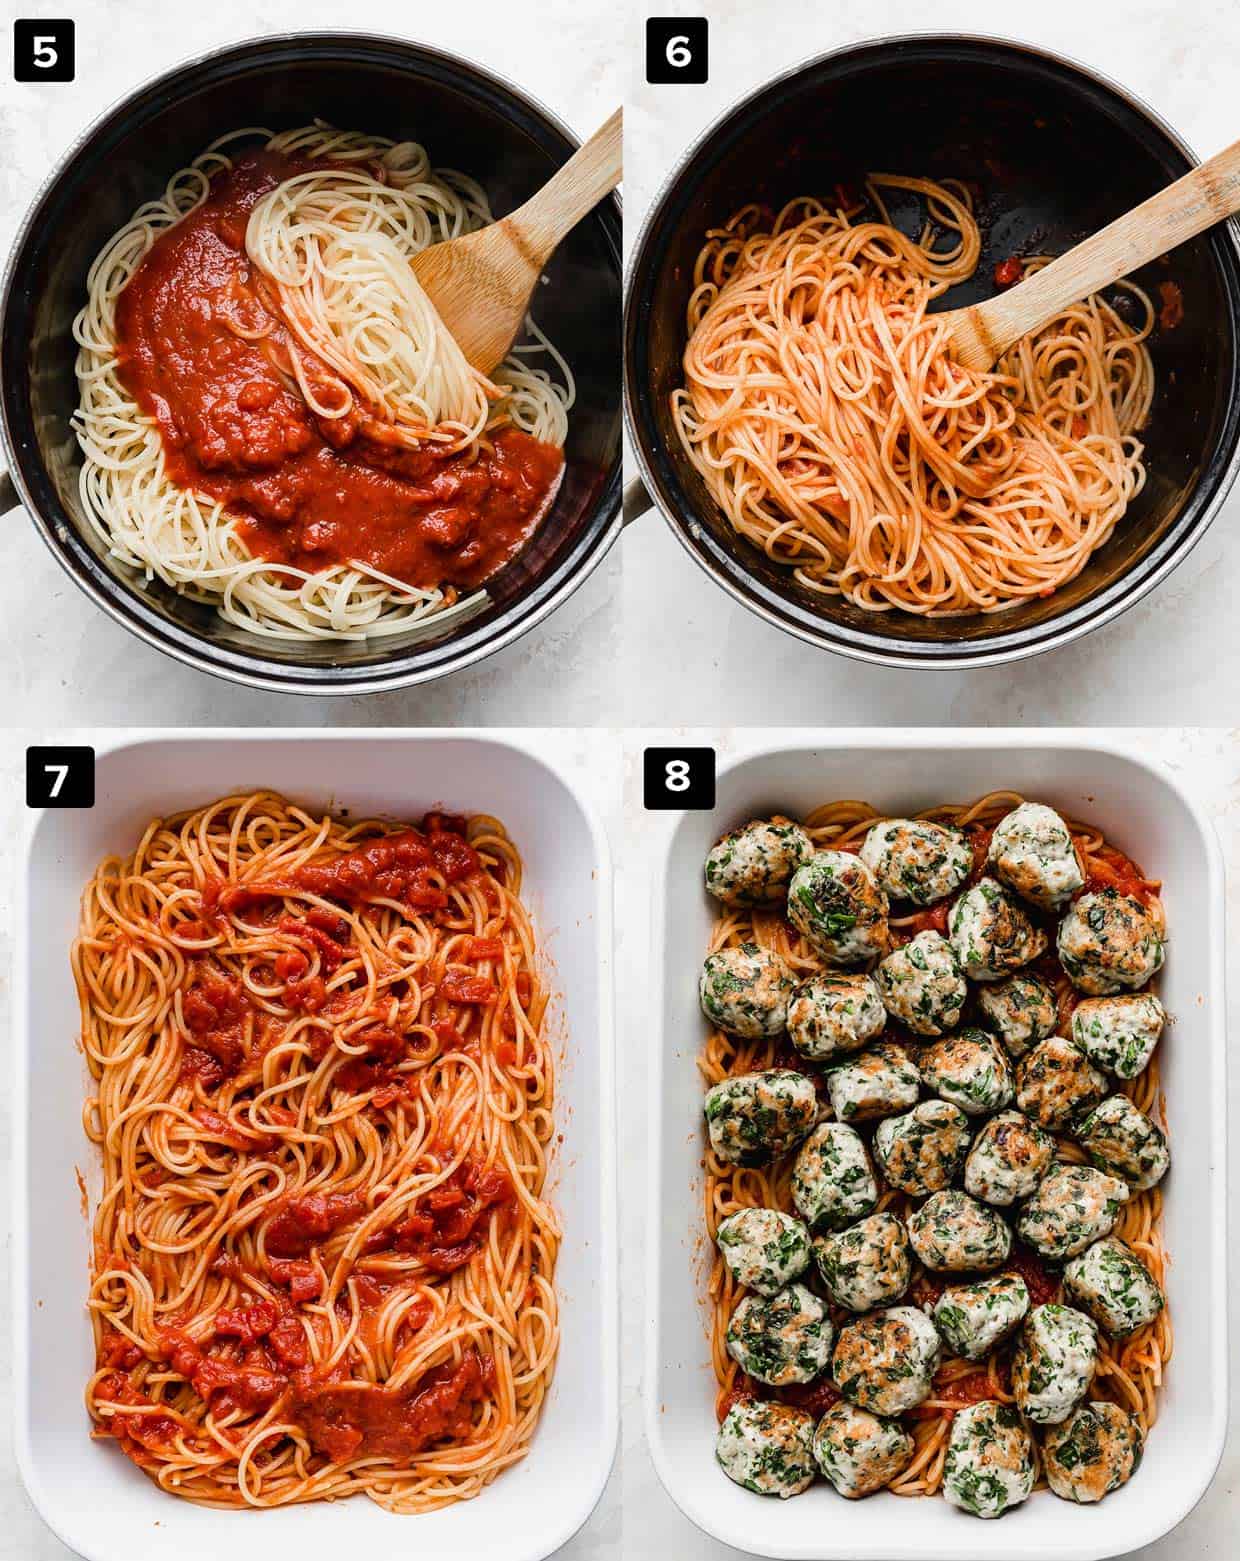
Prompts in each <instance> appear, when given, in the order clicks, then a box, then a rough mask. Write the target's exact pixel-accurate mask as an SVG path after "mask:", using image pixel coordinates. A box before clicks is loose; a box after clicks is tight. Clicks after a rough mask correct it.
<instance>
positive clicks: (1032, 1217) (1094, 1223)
mask: <svg viewBox="0 0 1240 1561" xmlns="http://www.w3.org/2000/svg"><path fill="white" fill-rule="evenodd" d="M1127 1201H1128V1188H1127V1185H1126V1184H1125V1183H1124V1182H1121V1181H1120V1180H1119V1179H1118V1177H1115V1176H1108V1175H1107V1174H1106V1172H1105V1171H1096V1170H1095V1169H1094V1168H1093V1166H1092V1165H1053V1166H1052V1167H1051V1168H1050V1170H1049V1171H1048V1172H1047V1173H1046V1175H1045V1176H1044V1177H1043V1178H1042V1180H1041V1182H1040V1183H1039V1185H1038V1190H1037V1192H1035V1193H1034V1195H1033V1197H1032V1198H1030V1200H1029V1202H1028V1203H1026V1204H1025V1206H1024V1208H1023V1209H1022V1210H1021V1211H1020V1219H1019V1220H1018V1221H1017V1225H1016V1230H1017V1234H1018V1235H1019V1236H1020V1239H1021V1240H1022V1241H1023V1242H1025V1243H1026V1244H1027V1245H1028V1246H1031V1247H1032V1248H1033V1250H1034V1251H1035V1252H1038V1253H1040V1254H1041V1255H1042V1256H1043V1257H1044V1258H1049V1259H1050V1261H1051V1262H1052V1263H1063V1262H1066V1261H1067V1259H1068V1258H1070V1257H1075V1256H1076V1254H1077V1253H1078V1252H1084V1250H1085V1248H1086V1247H1088V1246H1089V1245H1091V1243H1093V1242H1095V1241H1097V1240H1098V1239H1099V1237H1101V1236H1107V1235H1110V1233H1111V1231H1112V1230H1113V1229H1114V1228H1115V1222H1116V1220H1117V1219H1118V1218H1119V1216H1120V1211H1121V1209H1122V1207H1123V1205H1124V1204H1125V1203H1127Z"/></svg>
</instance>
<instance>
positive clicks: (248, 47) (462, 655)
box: [0, 33, 621, 694]
mask: <svg viewBox="0 0 1240 1561" xmlns="http://www.w3.org/2000/svg"><path fill="white" fill-rule="evenodd" d="M316 117H317V118H322V119H326V120H329V121H331V122H332V123H334V124H338V125H342V126H345V127H347V128H350V129H359V130H367V131H371V132H373V133H375V134H377V135H387V136H392V137H395V138H397V139H401V138H409V139H415V140H420V141H422V142H423V144H424V145H425V146H426V148H427V150H428V152H429V153H430V156H431V159H432V161H433V162H437V163H439V164H443V165H446V166H448V167H453V168H460V169H461V170H463V171H464V172H466V173H469V174H470V175H471V176H472V177H474V178H476V179H477V180H478V181H479V182H480V183H481V184H482V186H483V187H484V189H485V190H486V191H487V193H488V195H489V196H490V198H491V201H492V204H493V207H494V210H495V211H496V212H497V214H500V215H502V214H503V213H504V212H507V211H511V210H512V209H513V208H514V207H516V206H518V205H520V203H521V202H522V201H523V200H525V199H526V198H527V197H528V196H530V195H532V194H533V193H534V191H535V190H536V189H538V188H539V186H540V185H542V184H543V183H545V182H546V180H547V179H548V177H549V176H550V175H551V174H552V173H553V172H554V171H555V169H556V168H558V167H559V166H560V165H561V164H562V163H563V162H564V161H565V160H566V159H567V158H568V157H569V156H570V155H571V154H572V152H573V151H574V150H575V148H576V146H577V142H576V141H575V139H574V138H573V137H572V136H571V135H570V133H569V132H568V130H567V129H566V128H565V127H564V126H563V125H562V124H560V122H559V121H558V120H557V119H555V118H554V117H553V116H552V115H551V114H549V113H548V112H547V110H546V109H544V108H542V107H540V106H539V105H538V104H537V103H535V102H533V101H532V100H531V99H530V98H528V97H526V96H525V95H524V94H523V93H521V92H519V91H518V90H517V89H516V88H515V87H513V86H510V85H509V84H508V83H507V82H505V81H502V80H501V79H500V78H499V77H497V76H493V75H491V74H490V73H489V72H487V71H483V70H479V69H478V67H477V66H475V65H471V64H469V63H467V62H466V61H464V60H459V59H455V58H453V57H452V56H451V55H447V54H441V53H439V52H438V51H437V50H435V49H430V48H426V47H424V46H423V45H420V44H413V43H404V42H400V41H397V40H395V39H389V38H374V37H369V36H362V35H355V34H349V33H298V34H289V35H283V36H277V37H269V38H263V39H258V40H255V41H253V42H250V43H243V44H238V45H235V46H233V47H230V48H227V49H223V50H220V51H219V52H216V53H212V54H208V55H206V56H204V57H203V58H202V59H198V60H193V61H191V62H189V63H188V64H185V65H181V66H178V67H177V69H175V70H173V71H171V72H169V73H168V74H167V75H164V76H161V77H159V78H158V79H157V80H156V81H153V82H151V83H150V84H149V85H147V86H145V87H142V88H141V89H139V90H138V91H137V92H135V93H133V94H132V95H131V96H129V97H128V98H126V99H125V100H124V101H123V102H122V103H121V104H120V105H119V106H118V107H116V108H114V109H112V110H111V111H110V112H109V113H108V114H106V115H105V116H104V117H103V118H102V119H101V120H99V121H98V122H97V123H96V124H95V125H93V126H92V127H91V128H90V129H89V130H88V131H87V132H86V133H85V135H84V136H83V137H82V139H81V140H80V141H79V142H78V144H77V145H76V146H74V147H72V148H71V149H70V151H69V153H68V155H67V156H66V157H65V159H64V161H63V162H62V163H61V165H60V167H59V168H57V169H56V170H55V172H54V173H53V174H52V176H51V178H50V179H49V180H48V182H47V183H46V185H45V186H44V188H43V190H42V191H41V193H40V194H39V196H38V199H37V200H36V201H35V204H34V206H33V208H32V209H31V212H30V214H29V216H28V217H27V219H26V222H25V225H24V226H23V228H22V230H21V232H20V234H19V236H18V239H17V242H16V245H15V248H14V250H13V255H12V258H11V260H10V263H9V266H8V271H7V275H6V278H5V284H4V300H3V345H2V356H0V390H2V395H0V401H2V407H3V423H4V436H5V442H6V448H7V452H8V459H9V463H10V473H11V476H12V479H13V483H14V485H15V487H16V490H17V492H16V494H14V493H13V491H12V490H11V489H10V490H7V498H8V500H9V504H11V503H13V502H16V500H17V498H18V497H20V499H21V500H22V501H24V502H25V504H26V506H27V508H28V509H29V511H30V513H31V515H32V516H33V517H34V521H35V524H36V525H37V526H38V528H39V530H40V532H41V533H42V535H43V538H44V540H45V541H46V542H47V544H48V546H49V547H50V548H51V549H52V551H53V552H54V553H55V555H56V557H57V559H58V560H59V562H60V563H61V564H62V565H63V566H64V568H65V569H66V570H67V571H68V573H69V574H70V575H71V576H72V578H73V579H74V580H75V581H76V583H77V584H78V585H80V586H81V587H82V589H83V590H84V591H85V592H86V593H87V594H88V595H89V596H91V597H92V598H93V599H94V600H95V601H96V602H97V603H98V604H99V605H100V606H101V607H103V608H104V609H105V610H106V611H107V612H109V613H110V614H111V615H112V616H113V617H114V618H115V619H116V620H117V622H118V623H122V624H124V626H125V627H126V628H128V629H131V630H132V631H133V632H134V633H135V634H137V635H139V636H140V637H141V638H142V639H144V640H146V641H147V642H148V644H151V645H154V646H157V647H158V648H159V649H160V650H163V651H166V652H167V653H168V654H169V655H172V656H175V657H176V658H177V659H178V660H180V661H184V662H186V663H188V664H189V665H191V666H194V667H199V668H201V669H202V670H204V671H207V672H214V673H217V674H218V675H220V676H222V677H226V678H230V679H232V680H233V681H234V682H238V683H248V684H251V685H254V686H256V687H260V688H271V689H282V690H286V691H290V692H295V693H314V694H337V693H339V694H356V693H368V692H371V691H375V690H379V689H390V688H398V687H401V686H404V685H407V684H412V683H420V682H425V681H428V680H429V679H431V678H436V677H440V676H442V675H444V674H445V673H448V672H453V671H456V670H458V669H459V668H461V667H465V666H469V665H471V664H472V663H474V662H477V661H479V660H481V659H482V658H483V657H484V656H487V655H489V654H490V653H491V652H492V651H495V650H498V649H499V648H500V647H501V646H502V645H506V644H508V643H510V642H511V641H512V640H514V639H516V638H517V637H518V635H520V634H523V633H524V632H525V631H526V630H527V629H529V628H531V627H533V625H534V624H536V623H537V622H539V620H540V619H542V618H544V617H545V616H546V615H547V613H549V612H550V611H551V610H552V608H554V607H555V606H557V605H558V604H559V603H560V602H562V601H563V600H564V599H565V598H566V597H567V596H569V595H570V594H571V592H572V591H573V590H574V589H575V588H576V587H577V586H578V585H580V584H581V582H582V581H583V580H584V579H585V577H586V576H587V575H588V574H589V572H590V571H591V569H593V568H594V566H595V565H596V564H597V563H598V562H599V561H600V559H601V558H602V557H603V555H604V554H605V553H606V551H607V548H608V547H609V545H610V544H611V542H612V541H613V540H614V539H615V537H616V535H617V533H618V531H619V527H620V516H619V509H620V442H621V411H620V387H619V359H620V208H619V204H618V203H617V202H616V201H615V200H614V199H611V200H608V201H606V202H604V203H603V204H602V205H601V206H600V207H599V208H598V209H597V210H596V211H595V212H594V213H593V214H592V215H591V216H590V217H589V218H587V219H586V221H584V222H582V223H580V224H579V225H578V226H577V227H576V228H575V229H574V231H573V232H572V233H571V234H570V235H569V236H568V238H567V239H566V240H565V241H564V243H563V244H562V245H561V246H560V248H559V250H558V251H557V252H556V255H555V257H554V259H553V260H552V262H551V264H550V265H549V267H548V269H547V278H548V285H545V286H543V287H540V289H539V292H538V299H537V314H538V319H539V323H540V324H541V325H542V326H543V327H544V328H545V329H546V331H547V332H548V334H549V335H550V337H551V339H552V340H553V341H554V342H555V343H556V345H557V346H558V347H559V348H560V349H561V350H562V351H563V352H564V354H565V356H566V357H567V359H568V361H569V363H570V365H571V367H572V370H573V374H574V376H575V378H576V381H577V402H576V405H575V406H574V408H573V410H572V412H571V413H570V417H569V434H568V445H567V448H566V450H565V457H566V463H567V466H566V471H565V476H564V481H563V483H562V485H561V488H560V492H559V494H558V496H557V499H556V502H555V505H554V507H553V509H552V510H551V512H550V514H549V515H548V516H547V517H546V519H545V520H544V522H543V524H542V525H541V526H540V528H539V530H538V532H537V533H536V535H535V537H534V538H533V539H532V540H531V542H530V543H529V545H528V546H527V547H525V548H524V549H523V551H522V552H521V553H520V554H519V555H518V557H517V558H515V559H514V560H513V561H512V562H511V563H510V564H508V565H507V566H506V567H505V568H504V569H503V570H501V571H500V572H499V573H498V574H497V575H496V576H495V577H494V578H493V579H492V580H491V581H489V582H488V584H487V587H486V598H487V599H486V601H485V603H484V604H483V605H482V606H481V607H480V609H479V610H478V611H477V612H476V613H475V614H474V615H473V616H472V617H471V618H470V619H469V620H468V621H467V622H466V623H464V624H462V623H461V621H460V620H459V619H458V620H457V621H456V623H455V624H454V625H453V626H452V627H451V628H442V629H436V628H435V626H434V624H433V622H432V623H431V624H430V625H427V626H426V627H424V628H422V629H412V630H410V631H409V632H408V633H407V634H404V635H399V636H394V637H391V638H384V639H379V640H375V641H373V642H369V643H360V644H352V643H340V642H321V643H316V644H310V645H306V644H297V645H293V646H284V645H281V644H279V643H274V642H271V641H268V640H266V639H264V638H260V637H258V636H256V635H253V634H250V633H248V632H247V631H246V630H244V629H239V628H236V627H234V626H233V625H232V624H229V623H226V622H225V621H224V620H223V619H222V618H220V617H219V616H218V614H216V613H215V612H214V611H213V610H212V609H211V608H210V607H206V606H202V605H200V604H198V603H195V602H191V601H188V600H187V599H186V598H184V597H182V596H179V595H177V593H176V592H174V591H172V590H171V589H169V588H168V587H166V586H164V585H162V584H161V583H158V582H156V583H154V584H149V585H148V584H146V583H144V582H143V581H142V580H141V579H139V578H137V577H136V576H135V574H134V572H133V571H130V570H128V569H127V568H125V567H124V566H122V565H119V564H117V563H116V562H115V561H114V560H111V559H109V558H107V556H106V555H105V553H104V552H103V550H102V549H101V548H100V546H99V545H98V543H97V542H96V541H95V539H94V537H93V534H90V533H88V532H87V531H86V530H85V529H83V528H82V527H81V526H80V525H79V521H80V518H81V504H80V500H79V498H78V488H77V474H78V469H79V467H80V465H81V458H80V455H79V452H78V448H77V441H76V440H75V439H74V437H73V434H72V432H71V430H70V427H69V418H70V416H71V414H72V412H73V410H74V408H75V407H76V405H77V386H76V382H75V380H74V374H73V361H74V356H75V347H74V343H73V338H72V334H71V327H72V322H73V317H74V315H75V314H76V313H77V311H78V309H79V308H80V307H81V305H82V303H83V302H84V300H85V286H86V273H87V270H88V268H89V266H90V263H91V261H92V260H93V259H94V257H95V255H96V253H97V252H98V250H99V249H100V248H101V247H102V245H103V244H104V243H105V242H106V241H107V239H108V238H109V237H110V236H111V234H112V233H114V232H115V231H116V230H117V229H118V228H120V227H121V226H122V224H123V223H125V222H126V221H128V219H129V217H130V216H131V214H132V213H133V211H134V209H135V208H136V207H137V206H138V205H139V204H140V203H141V202H142V201H144V200H147V199H149V198H150V197H151V196H152V195H154V194H155V193H157V192H158V191H160V190H161V189H162V188H163V186H164V183H165V182H166V180H167V178H168V176H169V175H170V174H171V173H173V172H174V171H175V170H176V169H177V168H179V167H182V166H183V165H184V164H186V163H188V162H189V161H191V159H192V158H194V157H195V156H197V154H198V153H199V152H201V151H202V150H203V149H204V148H205V147H206V146H207V145H208V144H209V143H210V142H211V141H213V140H214V139H215V138H216V137H217V136H219V135H221V134H223V133H224V132H226V131H228V130H230V129H235V128H237V127H239V126H242V125H254V124H262V125H265V126H268V127H269V128H271V129H273V130H280V129H285V128H288V127H289V126H291V125H295V124H303V123H305V122H307V121H308V120H310V119H313V118H316ZM5 497H6V492H5V490H4V489H3V488H0V507H8V505H6V504H5V503H4V499H5Z"/></svg>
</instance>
